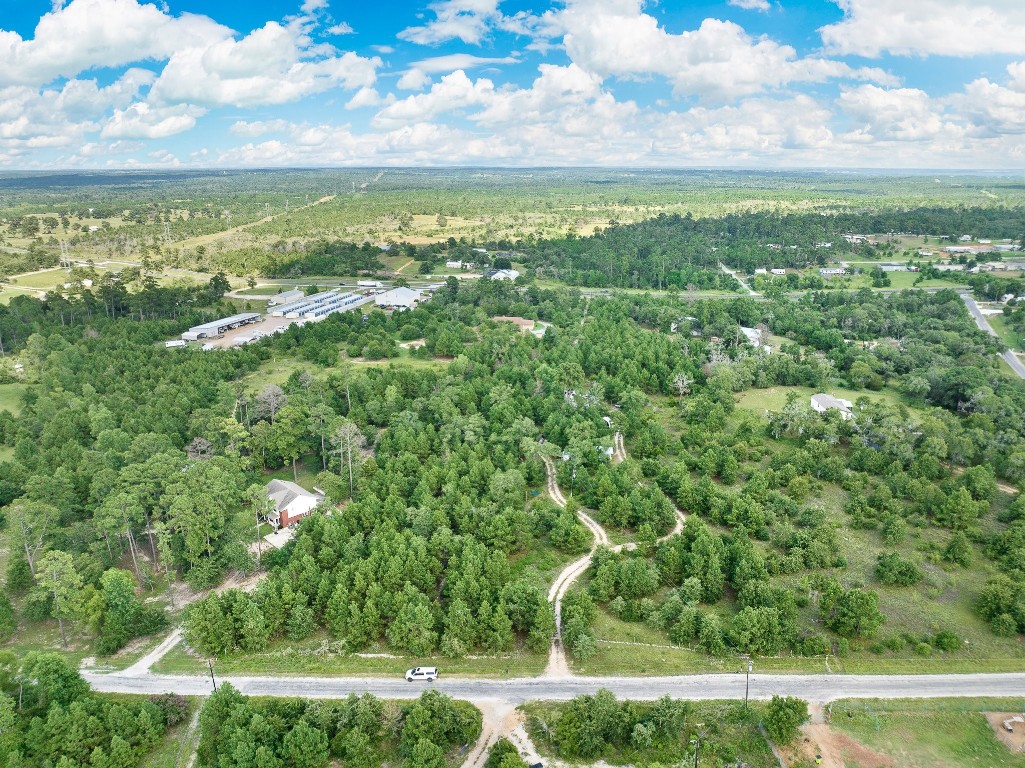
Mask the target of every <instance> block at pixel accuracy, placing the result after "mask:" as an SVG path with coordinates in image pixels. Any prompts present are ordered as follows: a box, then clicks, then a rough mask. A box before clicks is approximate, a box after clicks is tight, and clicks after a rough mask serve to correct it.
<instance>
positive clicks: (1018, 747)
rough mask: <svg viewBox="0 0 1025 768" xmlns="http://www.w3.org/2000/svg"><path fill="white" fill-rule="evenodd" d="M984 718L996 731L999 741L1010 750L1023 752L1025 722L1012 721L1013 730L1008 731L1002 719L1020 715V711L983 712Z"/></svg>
mask: <svg viewBox="0 0 1025 768" xmlns="http://www.w3.org/2000/svg"><path fill="white" fill-rule="evenodd" d="M983 714H985V715H986V720H988V721H989V724H990V726H991V727H992V728H993V731H994V733H996V735H997V738H998V739H999V740H1000V743H1001V744H1003V745H1004V746H1005V747H1007V748H1008V749H1009V750H1011V751H1012V752H1016V753H1019V754H1020V753H1023V752H1025V723H1012V726H1013V728H1014V730H1013V731H1012V732H1010V733H1009V732H1008V731H1007V729H1006V728H1004V721H1005V720H1009V719H1010V718H1012V717H1021V716H1022V713H1021V712H985V713H983Z"/></svg>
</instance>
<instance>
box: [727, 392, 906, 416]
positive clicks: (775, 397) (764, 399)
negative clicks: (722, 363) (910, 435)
mask: <svg viewBox="0 0 1025 768" xmlns="http://www.w3.org/2000/svg"><path fill="white" fill-rule="evenodd" d="M824 391H825V392H826V393H827V394H830V395H833V396H834V397H839V398H843V399H844V400H850V401H851V402H852V403H853V402H855V401H856V400H857V399H858V398H859V397H867V398H868V399H869V400H874V401H876V402H880V403H887V404H889V405H902V404H905V403H904V401H903V398H902V397H901V396H900V394H898V393H897V391H896V390H893V389H890V388H884V389H881V390H880V391H878V392H872V391H870V390H854V389H845V388H843V387H827V388H826V389H825V390H824ZM790 392H796V393H797V394H798V395H800V397H801V401H802V402H803V403H804V404H807V403H808V402H809V400H810V398H811V396H812V395H814V394H817V390H814V389H812V388H811V387H782V386H780V387H769V388H767V389H749V390H747V391H746V392H743V393H741V395H740V396H739V397H738V398H737V407H738V408H744V409H745V410H748V411H754V412H755V413H758V414H763V413H765V412H766V411H779V410H782V409H783V406H785V405H786V404H787V394H788V393H790Z"/></svg>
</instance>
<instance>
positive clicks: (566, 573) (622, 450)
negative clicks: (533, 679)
mask: <svg viewBox="0 0 1025 768" xmlns="http://www.w3.org/2000/svg"><path fill="white" fill-rule="evenodd" d="M612 444H613V448H614V451H613V455H612V460H613V461H614V462H615V463H617V464H618V463H620V462H622V461H625V460H626V458H627V455H626V444H625V443H624V442H623V434H622V433H621V432H616V433H615V435H613V438H612ZM617 456H618V460H617ZM541 458H542V460H543V461H544V464H545V472H546V473H547V476H548V495H549V496H550V497H551V498H552V501H554V502H555V503H556V504H557V505H559V506H560V507H562V508H564V509H565V507H566V497H565V495H563V493H562V490H561V489H560V488H559V485H558V483H556V482H555V464H554V462H553V461H552V459H551V457H549V456H542V457H541ZM673 509H675V511H676V525H675V526H673V529H672V530H671V531H670V532H669V533H667V534H666V535H665V536H661V537H659V538H658V539H657V543H659V544H661V543H662V542H663V541H666V540H667V539H669V538H671V537H673V536H676V535H678V534H680V533H681V532H682V531H683V526H684V523H686V521H687V517H686V515H684V513H683V512H682V511H681V510H680V508H679V507H676V506H675V505H674V507H673ZM577 518H578V519H579V520H580V522H581V523H583V524H584V526H585V527H586V528H587V530H589V531H590V532H591V535H592V536H593V537H594V543H593V544H592V545H591V549H590V551H589V552H588V553H587V554H586V555H584V556H583V557H581V558H580V559H579V560H574V561H573V562H572V563H570V564H569V565H567V566H566V567H565V568H563V569H562V571H561V572H560V573H559V575H558V576H556V578H555V581H554V582H552V586H551V589H549V590H548V602H550V603H552V604H553V606H554V608H555V638H554V639H553V640H552V646H551V648H550V649H549V651H548V666H547V667H546V668H545V671H544V673H543V675H542V676H543V677H547V678H560V677H571V676H572V675H573V672H572V670H571V669H570V666H569V661H568V660H567V658H566V649H565V647H564V646H563V644H562V599H563V598H564V597H565V596H566V593H567V592H568V591H569V588H570V587H571V586H573V584H574V582H576V581H577V579H579V578H580V577H581V576H582V575H583V574H584V573H585V572H586V571H587V569H588V568H589V567H590V565H591V558H592V557H593V556H594V553H595V550H597V549H598V547H608V548H609V549H611V550H612V551H613V552H621V551H623V550H627V551H631V550H633V549H636V547H637V545H636V544H633V543H627V544H616V545H614V546H613V544H612V541H611V539H609V534H608V532H607V531H606V530H605V529H604V528H603V527H602V525H601V523H599V522H598V521H597V520H595V519H594V518H593V517H591V516H590V515H588V514H587V513H586V512H584V511H583V510H581V509H578V510H577Z"/></svg>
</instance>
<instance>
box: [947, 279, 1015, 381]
mask: <svg viewBox="0 0 1025 768" xmlns="http://www.w3.org/2000/svg"><path fill="white" fill-rule="evenodd" d="M961 298H962V300H964V303H965V306H967V307H968V312H969V313H970V314H971V316H972V318H973V319H974V320H975V324H976V325H977V326H979V329H980V330H983V331H985V332H986V333H988V334H989V335H990V336H996V335H997V332H996V331H994V330H993V326H992V325H990V324H989V321H988V320H987V319H986V316H985V315H984V314H982V310H980V309H979V305H978V304H976V303H975V299H973V298H972V297H971V296H969V295H968V294H967V293H962V294H961ZM1000 356H1001V357H1002V358H1004V360H1005V361H1007V364H1008V365H1009V366H1011V370H1013V371H1014V372H1015V373H1016V374H1018V376H1020V377H1021V378H1023V379H1025V363H1022V361H1021V359H1020V358H1019V357H1018V356H1017V355H1016V354H1014V352H1012V351H1011V350H1009V349H1007V350H1004V351H1003V352H1001V353H1000Z"/></svg>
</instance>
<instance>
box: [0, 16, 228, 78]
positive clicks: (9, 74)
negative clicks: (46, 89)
mask: <svg viewBox="0 0 1025 768" xmlns="http://www.w3.org/2000/svg"><path fill="white" fill-rule="evenodd" d="M2 23H3V22H2V19H0V24H2ZM229 35H230V30H229V29H228V28H227V27H224V26H222V25H220V24H218V23H216V22H215V21H213V20H212V19H209V18H207V17H206V16H197V15H194V14H182V15H181V16H177V17H176V16H171V15H170V14H169V13H165V12H164V11H161V10H158V9H157V7H156V6H154V5H149V4H140V3H138V2H137V1H136V0H72V2H71V3H69V4H68V5H67V6H65V7H63V8H58V9H56V10H54V11H51V12H50V13H47V14H46V15H44V16H43V17H42V18H41V19H40V20H39V24H38V25H36V29H35V35H34V37H32V38H31V39H28V40H25V39H22V37H21V35H19V34H18V33H17V32H11V31H7V30H3V29H0V85H4V84H7V85H10V84H19V85H36V86H40V85H45V84H46V83H49V82H50V81H52V80H53V79H54V78H57V77H72V76H74V75H77V74H78V73H80V72H83V71H86V70H90V69H96V68H101V67H119V66H123V65H125V64H130V63H133V62H141V61H149V60H155V61H160V60H165V59H167V58H168V57H170V56H171V54H173V53H174V52H175V51H177V50H180V49H182V48H186V47H196V46H198V47H205V46H207V45H210V44H212V43H214V42H216V41H218V40H222V39H224V38H225V37H227V36H229Z"/></svg>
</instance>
